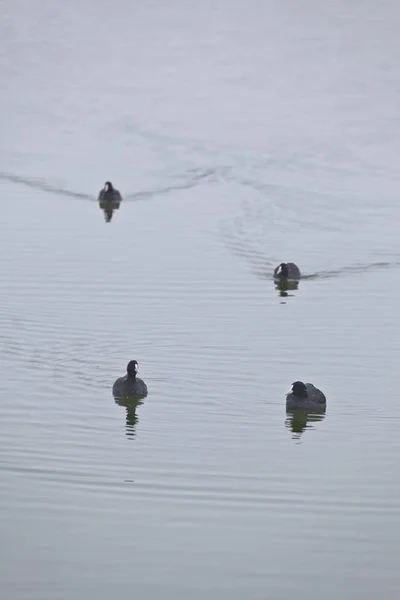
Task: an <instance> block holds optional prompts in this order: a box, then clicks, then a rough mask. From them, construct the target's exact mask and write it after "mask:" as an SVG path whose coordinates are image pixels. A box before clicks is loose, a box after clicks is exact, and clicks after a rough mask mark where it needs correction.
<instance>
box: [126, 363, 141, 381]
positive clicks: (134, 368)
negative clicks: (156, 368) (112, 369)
mask: <svg viewBox="0 0 400 600" xmlns="http://www.w3.org/2000/svg"><path fill="white" fill-rule="evenodd" d="M138 369H139V365H138V362H137V360H131V361H129V363H128V366H127V367H126V371H127V373H128V377H129V378H130V379H135V377H136V373H137V372H138Z"/></svg>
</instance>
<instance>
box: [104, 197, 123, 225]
mask: <svg viewBox="0 0 400 600" xmlns="http://www.w3.org/2000/svg"><path fill="white" fill-rule="evenodd" d="M120 204H121V202H120V201H119V200H106V199H102V198H100V199H99V206H100V208H101V209H102V210H103V212H104V219H105V221H106V223H109V222H110V221H111V219H112V216H113V212H114V210H118V209H119V207H120Z"/></svg>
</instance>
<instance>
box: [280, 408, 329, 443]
mask: <svg viewBox="0 0 400 600" xmlns="http://www.w3.org/2000/svg"><path fill="white" fill-rule="evenodd" d="M325 412H326V409H324V410H320V411H318V412H316V411H307V410H299V409H297V410H287V411H286V421H285V425H286V427H287V428H288V429H290V431H291V432H292V433H293V436H292V437H293V439H297V440H298V439H300V438H301V436H302V434H303V433H304V431H305V430H306V429H314V428H315V426H314V423H317V422H319V421H322V420H323V419H325V416H326V415H325Z"/></svg>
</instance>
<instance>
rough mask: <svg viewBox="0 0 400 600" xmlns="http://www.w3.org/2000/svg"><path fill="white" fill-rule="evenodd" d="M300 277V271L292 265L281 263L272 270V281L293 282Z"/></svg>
mask: <svg viewBox="0 0 400 600" xmlns="http://www.w3.org/2000/svg"><path fill="white" fill-rule="evenodd" d="M300 277H301V273H300V269H299V267H298V266H297V265H295V264H294V263H291V262H288V263H281V264H280V265H278V266H277V267H276V269H275V270H274V279H277V280H280V281H282V280H283V281H287V280H293V281H297V280H299V279H300Z"/></svg>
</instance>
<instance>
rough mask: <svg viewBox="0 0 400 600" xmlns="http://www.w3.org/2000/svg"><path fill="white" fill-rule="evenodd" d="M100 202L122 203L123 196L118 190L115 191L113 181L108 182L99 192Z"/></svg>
mask: <svg viewBox="0 0 400 600" xmlns="http://www.w3.org/2000/svg"><path fill="white" fill-rule="evenodd" d="M98 199H99V200H108V201H110V202H121V200H122V196H121V194H120V193H119V191H118V190H116V189H115V187H114V186H113V184H112V183H111V181H106V182H105V184H104V187H103V189H102V190H100V192H99V198H98Z"/></svg>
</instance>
